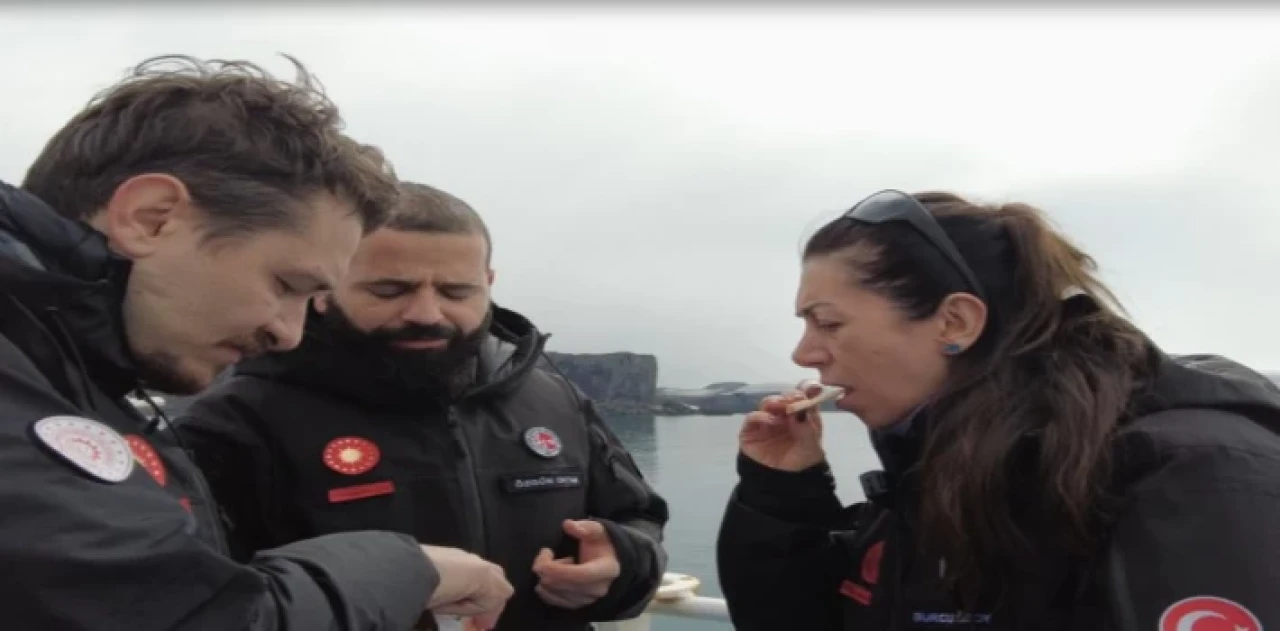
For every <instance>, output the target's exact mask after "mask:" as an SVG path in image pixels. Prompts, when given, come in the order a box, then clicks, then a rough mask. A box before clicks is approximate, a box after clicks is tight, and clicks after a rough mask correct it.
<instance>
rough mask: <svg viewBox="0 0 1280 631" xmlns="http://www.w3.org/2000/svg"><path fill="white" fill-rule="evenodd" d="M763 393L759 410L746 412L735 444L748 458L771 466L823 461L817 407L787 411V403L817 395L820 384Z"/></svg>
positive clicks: (796, 468)
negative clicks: (764, 395) (785, 391)
mask: <svg viewBox="0 0 1280 631" xmlns="http://www.w3.org/2000/svg"><path fill="white" fill-rule="evenodd" d="M801 385H802V387H803V388H804V390H793V391H791V392H788V393H786V394H781V395H773V396H769V397H765V398H764V400H763V401H761V402H760V410H759V411H756V412H752V413H750V414H748V415H747V418H746V420H744V421H743V423H742V430H741V431H740V432H739V433H738V446H739V448H740V449H742V453H744V454H746V456H747V457H748V458H751V459H752V460H754V461H756V462H758V463H760V464H762V465H764V466H766V467H770V468H773V469H780V470H782V471H803V470H805V469H808V468H809V467H812V466H813V465H816V464H818V463H820V462H822V461H823V459H824V458H825V457H826V454H824V453H823V451H822V415H821V413H819V412H818V408H817V407H812V408H809V409H808V410H805V411H803V412H800V413H797V414H794V415H788V414H787V404H789V403H794V402H796V401H800V400H803V399H807V398H812V397H815V396H817V395H818V394H820V393H821V392H822V386H820V385H817V384H809V385H805V384H801Z"/></svg>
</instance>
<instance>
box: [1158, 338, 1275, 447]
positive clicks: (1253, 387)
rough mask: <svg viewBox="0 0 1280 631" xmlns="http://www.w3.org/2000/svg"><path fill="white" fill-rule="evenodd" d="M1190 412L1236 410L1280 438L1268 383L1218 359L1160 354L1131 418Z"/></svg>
mask: <svg viewBox="0 0 1280 631" xmlns="http://www.w3.org/2000/svg"><path fill="white" fill-rule="evenodd" d="M1191 408H1208V409H1215V410H1222V411H1226V412H1235V413H1238V414H1241V415H1242V416H1246V417H1248V418H1249V419H1251V420H1252V421H1253V422H1255V423H1258V424H1259V425H1262V426H1263V427H1266V428H1267V429H1269V430H1271V431H1272V432H1275V433H1277V434H1280V386H1277V385H1276V383H1275V382H1273V381H1272V380H1270V379H1268V378H1267V377H1265V376H1263V375H1262V374H1260V373H1258V372H1257V371H1254V370H1252V369H1250V368H1247V367H1245V366H1244V365H1242V364H1239V363H1237V362H1234V361H1231V360H1230V359H1227V358H1225V357H1220V356H1218V355H1164V356H1162V357H1161V359H1160V369H1159V372H1158V373H1157V375H1156V379H1155V381H1154V382H1153V383H1152V384H1151V387H1150V388H1149V389H1148V390H1147V392H1145V393H1143V394H1142V395H1140V396H1139V397H1138V398H1137V399H1136V400H1135V404H1134V416H1135V417H1142V416H1148V415H1151V414H1155V413H1157V412H1164V411H1167V410H1180V409H1191Z"/></svg>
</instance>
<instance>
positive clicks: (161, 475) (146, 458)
mask: <svg viewBox="0 0 1280 631" xmlns="http://www.w3.org/2000/svg"><path fill="white" fill-rule="evenodd" d="M124 439H125V441H126V442H128V443H129V451H132V452H133V457H134V459H136V460H137V461H138V464H140V465H142V468H143V469H144V470H146V472H147V475H150V476H151V478H152V479H153V480H155V481H156V483H157V484H159V485H160V486H164V485H165V482H166V481H167V476H166V474H165V470H164V463H163V462H161V461H160V454H158V453H156V449H155V447H152V446H151V443H149V442H147V439H145V438H143V437H141V436H138V435H136V434H129V435H128V436H125V437H124Z"/></svg>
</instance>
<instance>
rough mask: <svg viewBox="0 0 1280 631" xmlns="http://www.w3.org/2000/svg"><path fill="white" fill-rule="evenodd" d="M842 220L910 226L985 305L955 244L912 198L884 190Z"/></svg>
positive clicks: (860, 204)
mask: <svg viewBox="0 0 1280 631" xmlns="http://www.w3.org/2000/svg"><path fill="white" fill-rule="evenodd" d="M843 218H844V219H852V220H854V221H859V222H862V223H866V224H882V223H889V222H891V221H905V222H907V223H908V224H911V227H912V228H915V230H916V232H918V233H920V236H922V237H924V238H925V240H927V241H928V242H929V244H930V245H932V246H933V247H934V248H935V249H937V250H938V251H939V252H941V253H942V255H943V256H945V257H946V258H947V260H948V261H950V263H951V266H952V267H954V268H955V270H956V271H957V272H959V273H960V276H961V277H963V278H964V281H965V283H967V284H968V285H969V289H970V291H972V292H973V294H974V295H975V296H977V297H978V298H979V299H981V300H982V301H983V302H986V301H987V297H986V294H985V293H984V292H983V291H982V284H981V283H979V282H978V277H977V276H974V274H973V270H971V269H969V265H968V264H966V263H965V262H964V257H963V256H960V250H957V249H956V244H955V243H953V242H952V241H951V239H950V238H949V237H948V236H947V233H946V232H944V231H943V230H942V226H940V225H938V221H937V220H936V219H934V218H933V215H932V214H930V213H929V211H928V210H925V207H924V206H922V205H921V204H920V202H918V201H916V199H915V198H914V197H912V196H910V195H908V194H906V193H903V192H902V191H895V190H892V189H890V190H883V191H880V192H879V193H874V194H872V195H871V196H870V197H867V198H866V199H864V200H862V201H860V202H858V203H857V204H854V206H853V208H850V209H849V211H848V212H846V213H845V214H844V215H843Z"/></svg>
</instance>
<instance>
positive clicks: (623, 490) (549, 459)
mask: <svg viewBox="0 0 1280 631" xmlns="http://www.w3.org/2000/svg"><path fill="white" fill-rule="evenodd" d="M494 314H495V315H494V320H493V326H492V329H491V331H492V332H491V335H490V336H489V338H488V339H487V341H486V342H485V344H484V345H483V346H482V348H481V352H480V354H479V358H478V360H479V361H478V370H477V374H478V377H477V378H476V380H475V382H474V383H473V384H472V385H471V387H470V388H469V389H468V390H466V391H465V392H464V393H463V394H462V395H461V396H459V397H457V400H456V401H453V402H451V403H448V402H442V401H440V400H439V399H437V398H434V397H432V396H428V395H427V394H425V393H424V392H422V391H413V390H409V389H406V388H404V387H403V386H401V385H398V384H396V383H395V382H394V380H391V379H388V378H386V377H387V374H388V373H387V369H388V366H387V365H386V364H383V363H381V362H380V361H379V360H380V359H384V358H381V357H353V356H351V355H350V354H348V353H347V352H345V351H344V350H343V349H342V348H341V347H340V346H339V345H336V344H333V343H331V342H330V341H329V338H328V337H327V336H326V334H325V333H324V331H323V329H322V328H320V327H314V328H315V330H312V331H308V333H307V336H306V338H305V340H304V342H303V344H302V346H301V347H300V348H299V349H297V350H295V351H292V352H289V353H283V354H274V355H270V356H266V357H261V358H258V359H255V360H251V361H249V362H246V363H243V364H241V365H240V366H238V367H237V368H236V370H235V373H234V374H233V375H231V376H230V378H228V379H227V380H225V381H224V383H222V384H220V385H219V386H217V387H215V388H213V389H211V390H210V391H208V392H207V393H205V394H203V395H202V396H200V397H198V398H196V399H195V400H193V401H191V402H190V403H189V404H188V405H187V407H186V408H185V411H183V412H182V413H181V414H179V419H178V420H177V421H176V422H175V426H176V427H177V428H178V430H177V431H178V433H179V435H181V436H182V437H183V439H184V440H185V441H186V442H187V444H188V445H190V446H191V448H192V450H193V451H194V453H195V455H196V459H197V461H198V462H199V463H200V465H201V467H202V469H204V470H205V472H206V473H207V475H208V476H209V480H210V484H211V485H212V486H213V489H214V494H215V496H217V498H218V500H219V502H220V503H221V505H222V508H223V510H224V511H225V512H226V517H227V520H228V523H229V528H228V530H229V532H230V534H231V539H232V546H233V548H234V549H237V550H238V551H239V552H238V554H239V556H240V557H241V558H248V557H249V556H250V555H252V554H253V553H254V552H255V551H257V550H262V549H268V548H271V547H274V546H279V545H282V544H285V543H288V542H290V541H296V540H298V539H303V538H306V537H313V536H316V535H322V534H326V533H335V532H344V531H348V530H359V529H366V528H373V529H386V530H392V531H396V532H403V533H407V534H411V535H413V536H414V537H416V538H417V540H418V541H421V542H422V543H427V544H434V545H442V546H454V547H460V548H463V549H466V550H469V551H472V552H474V553H476V554H479V555H481V556H483V557H485V558H487V559H489V560H491V561H493V562H495V563H498V564H499V565H501V566H502V567H503V568H504V569H505V570H506V573H507V577H508V579H509V580H510V581H511V583H512V585H513V586H514V587H515V588H516V593H515V595H514V596H513V597H512V599H511V601H509V602H508V604H507V608H506V609H505V610H504V612H503V616H502V619H501V620H500V621H499V626H498V628H499V629H545V630H548V631H555V630H561V629H564V630H569V629H573V630H578V629H584V628H587V626H588V625H589V623H590V622H592V621H604V620H613V619H619V618H628V617H632V616H634V615H636V614H638V613H639V612H640V611H642V610H643V608H644V607H645V605H646V604H647V603H648V601H649V599H650V598H651V597H652V595H653V594H654V593H655V591H656V590H657V588H658V586H659V585H660V583H661V579H662V573H663V571H664V569H665V567H666V554H665V552H664V551H663V548H662V529H663V527H664V525H665V524H666V521H667V504H666V502H665V501H664V500H663V499H662V498H661V497H660V496H659V495H658V494H657V493H655V492H654V490H653V489H652V488H650V487H649V485H648V484H647V483H646V482H645V480H644V479H643V476H642V475H641V473H640V471H639V470H638V469H637V468H636V465H635V463H634V461H633V460H632V458H631V456H630V454H628V453H627V451H626V450H625V449H624V448H623V446H622V445H621V444H620V443H619V441H618V439H617V438H616V437H615V436H614V434H613V432H612V431H610V429H609V427H608V426H607V425H606V424H605V423H604V422H603V421H602V420H601V418H600V417H599V416H598V415H597V414H596V411H595V409H594V408H593V406H592V404H591V403H590V401H588V400H586V399H585V398H584V397H583V396H582V395H581V394H580V393H579V392H578V391H577V390H576V389H575V388H574V387H573V386H572V385H571V384H570V383H569V382H567V381H566V380H565V379H564V378H562V377H561V376H560V375H558V374H556V373H555V372H553V371H551V370H549V369H548V368H547V367H546V366H545V365H540V358H541V357H542V347H543V345H544V343H545V336H543V335H540V334H539V333H538V331H537V330H536V329H535V328H534V327H533V325H532V324H530V323H529V321H528V320H526V319H525V318H524V317H522V316H520V315H519V314H517V313H515V312H513V311H509V310H506V309H502V308H500V307H496V306H495V307H494ZM344 454H345V457H346V458H347V460H346V461H345V464H342V463H338V462H337V461H336V460H338V459H342V458H343V457H344ZM584 518H592V519H596V520H599V521H601V522H603V523H604V525H605V527H606V529H607V530H608V532H609V534H610V538H611V540H612V542H613V544H614V547H615V548H616V550H617V552H618V556H619V559H620V562H621V566H622V574H621V576H619V577H618V579H617V580H616V581H615V582H614V583H613V587H612V590H611V591H610V592H609V594H608V595H606V596H605V597H604V598H603V599H601V600H600V601H597V602H596V603H594V604H593V605H591V606H588V607H586V608H583V609H580V610H575V611H566V610H563V609H559V608H556V607H552V606H549V605H547V604H545V603H543V602H542V601H541V599H539V598H538V597H537V596H536V594H535V593H534V591H533V588H534V586H535V585H536V580H537V579H536V576H535V575H534V574H533V573H532V570H531V568H532V565H533V561H534V557H535V556H536V555H537V553H538V550H539V549H540V548H542V547H544V546H545V547H549V548H552V549H553V550H555V551H556V552H557V556H563V555H565V554H571V553H573V552H574V550H575V548H576V542H575V541H574V540H572V539H571V538H569V537H568V536H567V535H565V534H564V530H563V527H562V522H563V521H564V520H565V519H584Z"/></svg>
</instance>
